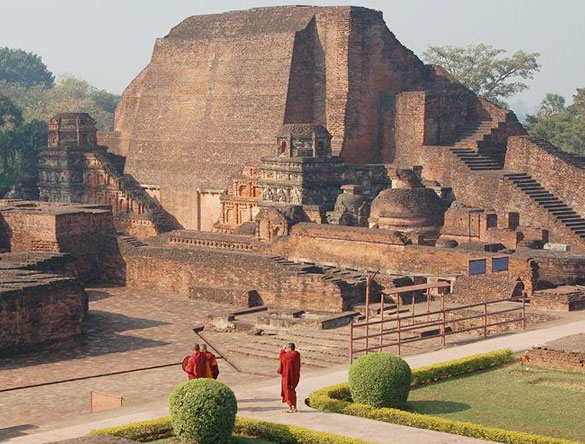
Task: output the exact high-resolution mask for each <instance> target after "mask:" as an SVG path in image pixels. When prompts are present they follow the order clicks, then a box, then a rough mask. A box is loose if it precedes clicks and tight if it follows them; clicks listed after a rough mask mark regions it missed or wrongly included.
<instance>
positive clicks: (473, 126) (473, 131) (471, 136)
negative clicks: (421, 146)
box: [447, 120, 498, 150]
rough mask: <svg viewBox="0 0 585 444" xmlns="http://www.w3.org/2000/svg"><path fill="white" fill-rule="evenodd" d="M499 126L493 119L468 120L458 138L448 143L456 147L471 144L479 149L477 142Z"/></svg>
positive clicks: (466, 146)
mask: <svg viewBox="0 0 585 444" xmlns="http://www.w3.org/2000/svg"><path fill="white" fill-rule="evenodd" d="M497 126H498V125H497V124H494V122H493V121H491V120H482V121H470V122H466V124H465V126H464V127H463V129H462V130H461V133H460V134H459V135H458V136H457V138H455V139H453V140H452V141H451V142H450V143H447V145H450V146H452V147H454V148H469V147H470V146H471V147H474V148H476V150H477V144H478V143H479V142H481V141H482V140H483V139H484V138H485V137H486V136H487V135H489V134H491V132H492V131H493V130H494V129H495V128H497Z"/></svg>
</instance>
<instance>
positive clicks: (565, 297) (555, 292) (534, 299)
mask: <svg viewBox="0 0 585 444" xmlns="http://www.w3.org/2000/svg"><path fill="white" fill-rule="evenodd" d="M530 305H531V307H532V308H535V309H538V310H554V311H573V310H579V309H583V308H585V292H584V291H583V289H582V288H580V287H574V286H569V285H566V286H561V287H557V288H550V289H546V290H539V291H535V292H534V294H533V295H532V296H531V298H530Z"/></svg>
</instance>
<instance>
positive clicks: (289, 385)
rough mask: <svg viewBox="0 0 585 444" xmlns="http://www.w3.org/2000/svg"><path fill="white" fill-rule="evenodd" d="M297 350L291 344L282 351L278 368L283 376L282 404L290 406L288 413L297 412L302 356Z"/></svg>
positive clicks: (281, 387)
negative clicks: (297, 389)
mask: <svg viewBox="0 0 585 444" xmlns="http://www.w3.org/2000/svg"><path fill="white" fill-rule="evenodd" d="M295 348H296V347H295V345H294V344H293V343H292V342H291V343H289V344H287V345H286V346H285V347H284V348H283V349H282V350H280V366H279V367H278V373H279V374H280V375H282V382H281V386H280V396H282V402H284V403H286V404H287V405H288V409H287V410H285V412H286V413H296V411H297V391H296V388H297V385H299V379H300V377H301V355H300V353H299V352H298V351H296V350H295Z"/></svg>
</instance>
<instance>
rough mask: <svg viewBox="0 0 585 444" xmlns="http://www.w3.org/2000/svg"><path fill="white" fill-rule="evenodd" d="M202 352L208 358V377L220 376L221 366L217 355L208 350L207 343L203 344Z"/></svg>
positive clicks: (215, 377)
mask: <svg viewBox="0 0 585 444" xmlns="http://www.w3.org/2000/svg"><path fill="white" fill-rule="evenodd" d="M201 353H203V354H204V355H205V357H206V358H207V377H208V378H213V379H217V377H218V376H219V366H218V365H217V359H216V358H215V355H214V354H213V353H211V352H210V351H208V350H207V344H201Z"/></svg>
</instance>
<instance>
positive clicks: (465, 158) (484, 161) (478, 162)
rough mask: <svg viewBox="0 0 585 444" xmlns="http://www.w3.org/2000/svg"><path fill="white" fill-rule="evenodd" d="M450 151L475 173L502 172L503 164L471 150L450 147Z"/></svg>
mask: <svg viewBox="0 0 585 444" xmlns="http://www.w3.org/2000/svg"><path fill="white" fill-rule="evenodd" d="M449 150H450V151H451V152H452V153H453V154H454V155H455V156H456V157H457V158H458V159H459V160H461V161H462V162H463V163H464V164H465V165H467V167H468V168H469V169H470V170H473V171H492V170H501V169H502V168H503V165H502V163H501V162H499V161H497V160H494V159H491V158H489V157H486V156H482V155H481V154H479V153H477V152H476V151H473V150H471V149H469V148H456V147H450V148H449Z"/></svg>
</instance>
